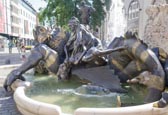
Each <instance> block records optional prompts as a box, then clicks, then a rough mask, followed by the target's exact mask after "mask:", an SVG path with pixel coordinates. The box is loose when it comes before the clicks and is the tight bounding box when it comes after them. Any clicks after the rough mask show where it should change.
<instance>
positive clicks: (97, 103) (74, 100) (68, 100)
mask: <svg viewBox="0 0 168 115" xmlns="http://www.w3.org/2000/svg"><path fill="white" fill-rule="evenodd" d="M28 78H29V79H30V78H33V79H32V80H31V81H32V82H33V86H32V87H31V89H29V90H28V91H27V92H26V95H28V96H29V97H30V98H32V99H35V100H38V101H41V102H46V103H51V104H56V105H59V106H60V107H61V108H62V111H63V112H64V113H73V112H74V110H75V109H77V108H80V107H93V108H107V107H116V106H117V103H116V102H117V101H116V98H117V96H118V95H119V96H120V97H121V101H122V102H123V103H124V104H125V103H126V105H127V104H128V105H137V104H141V103H143V99H144V94H145V92H146V91H145V90H144V89H143V88H142V87H139V86H136V87H134V88H132V87H129V88H127V90H128V93H126V94H119V93H116V92H108V90H105V92H103V91H102V90H98V91H97V90H96V91H95V90H92V89H95V87H91V88H89V89H91V90H92V91H91V92H90V91H89V92H88V89H85V85H86V84H84V83H81V82H80V81H81V80H79V79H78V78H77V77H75V76H73V77H72V79H70V80H69V81H63V82H57V80H56V78H55V77H48V76H36V77H32V76H28ZM79 90H80V91H79ZM139 90H140V91H139ZM135 92H136V93H135Z"/></svg>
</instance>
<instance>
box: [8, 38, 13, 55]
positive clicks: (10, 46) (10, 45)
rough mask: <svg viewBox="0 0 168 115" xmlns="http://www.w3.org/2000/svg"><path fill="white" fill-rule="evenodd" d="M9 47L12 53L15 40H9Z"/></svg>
mask: <svg viewBox="0 0 168 115" xmlns="http://www.w3.org/2000/svg"><path fill="white" fill-rule="evenodd" d="M8 48H9V53H12V48H13V42H12V40H9V43H8Z"/></svg>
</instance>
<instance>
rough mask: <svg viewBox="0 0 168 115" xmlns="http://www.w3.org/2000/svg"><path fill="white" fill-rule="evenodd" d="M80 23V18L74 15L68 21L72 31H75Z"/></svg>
mask: <svg viewBox="0 0 168 115" xmlns="http://www.w3.org/2000/svg"><path fill="white" fill-rule="evenodd" d="M78 25H79V20H78V18H76V17H74V16H73V17H72V18H71V19H70V20H69V22H68V26H69V28H70V30H71V31H75V29H76V28H77V26H78Z"/></svg>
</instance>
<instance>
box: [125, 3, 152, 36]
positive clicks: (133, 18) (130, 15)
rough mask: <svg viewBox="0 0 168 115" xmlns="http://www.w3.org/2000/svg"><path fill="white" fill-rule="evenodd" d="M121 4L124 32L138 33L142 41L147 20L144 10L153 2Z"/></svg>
mask: <svg viewBox="0 0 168 115" xmlns="http://www.w3.org/2000/svg"><path fill="white" fill-rule="evenodd" d="M123 2H124V14H125V17H126V21H127V26H126V30H130V31H133V32H138V35H139V37H140V38H141V39H143V38H144V32H145V26H146V23H147V19H148V16H147V14H146V9H147V8H148V7H149V6H150V5H152V2H153V0H123Z"/></svg>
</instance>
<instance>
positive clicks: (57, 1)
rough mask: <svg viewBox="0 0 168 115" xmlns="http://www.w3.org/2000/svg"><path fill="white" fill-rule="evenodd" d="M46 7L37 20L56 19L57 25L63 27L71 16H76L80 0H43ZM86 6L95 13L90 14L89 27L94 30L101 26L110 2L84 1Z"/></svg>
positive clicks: (109, 0)
mask: <svg viewBox="0 0 168 115" xmlns="http://www.w3.org/2000/svg"><path fill="white" fill-rule="evenodd" d="M45 1H46V2H47V7H46V8H45V9H44V10H41V12H40V13H39V20H40V21H43V20H45V19H46V17H47V19H50V18H51V17H53V16H54V17H56V22H57V25H59V26H64V25H66V24H67V22H68V20H69V19H70V18H71V17H72V16H76V17H79V16H78V13H77V12H78V7H79V5H80V3H81V1H82V0H45ZM85 1H86V3H87V4H89V5H93V7H94V8H95V9H96V12H94V13H93V14H92V19H91V26H92V27H93V28H95V27H96V26H97V25H98V26H100V25H101V21H102V20H104V17H105V15H106V12H105V10H106V9H107V10H108V7H109V5H110V3H111V0H104V1H103V0H85Z"/></svg>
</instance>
